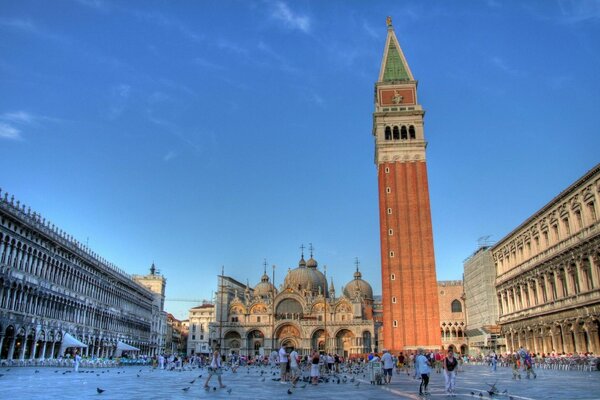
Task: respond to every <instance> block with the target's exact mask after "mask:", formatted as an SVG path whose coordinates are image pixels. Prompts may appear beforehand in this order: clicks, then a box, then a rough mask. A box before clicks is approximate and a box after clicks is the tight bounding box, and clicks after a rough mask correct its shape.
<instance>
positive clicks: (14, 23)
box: [0, 18, 38, 33]
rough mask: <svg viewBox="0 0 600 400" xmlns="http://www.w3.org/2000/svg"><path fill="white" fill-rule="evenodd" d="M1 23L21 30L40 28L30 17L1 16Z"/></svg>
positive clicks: (28, 30) (33, 30) (35, 31)
mask: <svg viewBox="0 0 600 400" xmlns="http://www.w3.org/2000/svg"><path fill="white" fill-rule="evenodd" d="M0 25H1V26H5V27H8V28H12V29H16V30H20V31H26V32H33V33H37V32H38V28H37V27H36V25H35V24H34V23H33V21H31V20H30V19H20V18H0Z"/></svg>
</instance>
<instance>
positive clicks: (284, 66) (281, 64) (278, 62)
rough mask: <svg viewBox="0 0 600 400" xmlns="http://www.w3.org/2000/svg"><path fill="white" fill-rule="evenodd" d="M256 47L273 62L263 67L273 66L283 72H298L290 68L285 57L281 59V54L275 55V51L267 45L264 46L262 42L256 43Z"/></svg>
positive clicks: (296, 69)
mask: <svg viewBox="0 0 600 400" xmlns="http://www.w3.org/2000/svg"><path fill="white" fill-rule="evenodd" d="M257 47H258V49H259V50H260V51H262V52H263V53H264V54H266V55H267V56H269V57H270V58H272V59H273V60H274V61H275V62H269V63H266V64H265V65H269V66H274V67H276V68H279V69H280V70H281V71H283V72H290V73H297V72H299V71H298V68H295V67H293V66H291V65H290V64H289V63H288V62H287V60H286V59H285V57H283V56H282V55H281V54H279V53H277V52H276V51H275V50H273V49H272V48H271V47H270V46H269V45H268V44H266V43H265V42H263V41H262V40H261V41H260V42H258V45H257Z"/></svg>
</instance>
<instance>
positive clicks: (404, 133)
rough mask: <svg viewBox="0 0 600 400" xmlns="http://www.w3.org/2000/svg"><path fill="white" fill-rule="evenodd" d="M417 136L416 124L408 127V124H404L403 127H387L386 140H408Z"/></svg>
mask: <svg viewBox="0 0 600 400" xmlns="http://www.w3.org/2000/svg"><path fill="white" fill-rule="evenodd" d="M415 138H416V131H415V126H414V125H409V126H408V128H407V127H406V125H402V126H401V127H398V126H397V125H394V126H393V127H391V126H386V127H385V140H407V139H415Z"/></svg>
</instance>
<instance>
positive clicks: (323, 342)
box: [209, 251, 376, 357]
mask: <svg viewBox="0 0 600 400" xmlns="http://www.w3.org/2000/svg"><path fill="white" fill-rule="evenodd" d="M324 272H325V273H324ZM324 272H322V271H320V270H319V268H318V263H317V261H316V260H315V259H314V258H313V256H312V251H311V256H310V258H309V259H308V260H305V259H304V255H302V257H301V258H300V261H299V262H298V266H297V267H296V268H290V269H289V270H288V272H287V274H286V276H285V279H284V282H283V284H282V285H281V286H280V287H279V289H277V288H275V286H274V285H273V283H272V281H271V279H270V278H269V275H268V274H267V269H266V263H265V269H264V273H263V275H262V277H261V278H260V282H258V284H256V285H255V286H254V287H251V286H250V284H249V283H246V284H243V283H240V282H239V281H237V280H235V279H233V278H231V277H228V276H225V275H224V274H223V273H222V274H221V275H220V276H219V282H218V285H219V289H218V292H217V294H216V296H215V298H216V299H215V300H216V317H215V319H216V321H215V322H213V323H211V325H210V333H209V335H210V338H211V345H212V347H213V348H220V349H221V351H222V352H225V353H231V352H234V353H237V354H241V355H264V354H269V353H270V352H271V351H272V350H274V349H275V350H276V349H278V348H279V347H280V346H281V345H283V346H285V347H293V348H295V349H296V350H297V351H298V353H299V354H301V355H305V354H309V353H310V352H311V350H313V349H316V350H320V351H325V352H329V353H337V354H339V355H343V356H345V357H348V356H352V355H358V354H364V353H367V352H370V351H373V349H374V346H375V339H376V337H375V333H376V327H375V320H374V318H373V301H374V300H373V289H372V288H371V285H370V284H369V283H368V282H367V281H365V280H363V279H362V274H361V272H360V271H359V268H358V263H357V266H356V272H354V276H353V277H352V279H350V281H349V282H348V283H347V284H346V285H345V286H344V287H342V289H341V290H340V293H339V295H337V296H336V291H335V287H334V284H333V279H331V281H330V283H329V285H328V282H327V278H326V275H325V274H326V270H324Z"/></svg>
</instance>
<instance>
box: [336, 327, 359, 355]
mask: <svg viewBox="0 0 600 400" xmlns="http://www.w3.org/2000/svg"><path fill="white" fill-rule="evenodd" d="M335 342H336V343H335V344H336V353H338V354H342V355H343V356H344V357H348V356H349V355H350V354H351V351H352V345H353V342H354V333H352V332H351V331H350V330H349V329H346V328H342V329H339V330H338V331H337V332H336V333H335Z"/></svg>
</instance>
